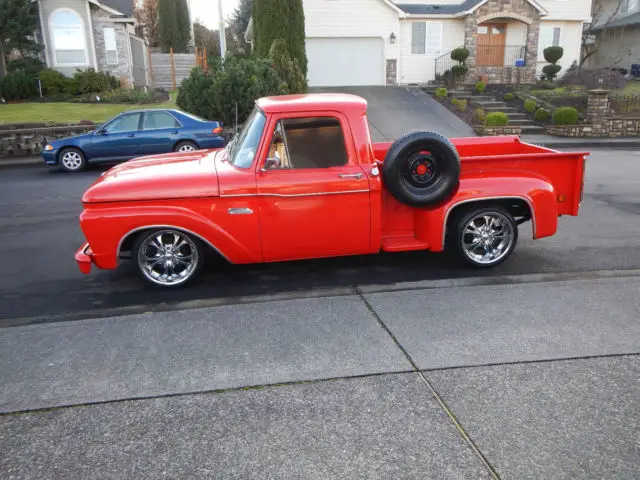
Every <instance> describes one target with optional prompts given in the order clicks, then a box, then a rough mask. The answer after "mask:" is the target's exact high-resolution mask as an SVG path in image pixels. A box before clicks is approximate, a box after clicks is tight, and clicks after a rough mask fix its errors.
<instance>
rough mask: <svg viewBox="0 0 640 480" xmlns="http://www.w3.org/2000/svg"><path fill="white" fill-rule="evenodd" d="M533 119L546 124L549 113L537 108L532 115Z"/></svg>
mask: <svg viewBox="0 0 640 480" xmlns="http://www.w3.org/2000/svg"><path fill="white" fill-rule="evenodd" d="M533 118H534V119H535V120H536V121H537V122H546V121H547V120H549V112H548V111H547V110H545V109H544V108H539V109H537V110H536V113H535V114H534V115H533Z"/></svg>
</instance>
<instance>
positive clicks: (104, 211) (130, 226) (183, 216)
mask: <svg viewBox="0 0 640 480" xmlns="http://www.w3.org/2000/svg"><path fill="white" fill-rule="evenodd" d="M80 226H81V228H82V231H83V233H84V234H85V237H86V239H87V241H88V242H89V244H90V245H91V249H92V250H93V255H94V261H95V263H96V265H97V266H98V267H100V268H104V269H112V268H116V267H117V265H118V257H119V254H120V249H121V248H122V244H123V242H124V240H125V239H126V238H127V237H128V236H129V235H131V234H133V233H135V232H137V231H140V230H143V229H147V228H155V227H158V228H165V227H166V228H169V227H171V228H176V229H180V230H183V231H185V232H187V233H192V234H195V235H196V236H197V237H200V239H202V240H203V241H204V242H205V243H207V244H209V245H210V246H211V247H212V248H214V249H215V250H217V251H218V252H219V253H220V254H221V255H222V256H223V257H225V258H226V259H227V260H228V261H230V262H231V263H253V262H259V261H260V260H261V258H260V249H259V248H256V249H250V248H247V246H246V245H243V244H242V243H241V242H240V241H239V240H238V239H237V238H236V237H235V236H234V235H233V234H231V233H230V232H229V231H228V230H226V229H224V228H222V227H221V226H220V225H218V224H217V223H215V222H213V221H211V219H209V218H207V217H205V216H203V215H201V214H200V213H198V212H196V211H194V210H192V209H190V208H186V207H182V206H162V205H158V206H155V205H146V206H140V205H131V206H123V205H118V206H109V207H105V206H101V207H91V206H90V207H89V208H87V209H86V210H84V212H82V214H81V215H80Z"/></svg>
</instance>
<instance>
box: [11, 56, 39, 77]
mask: <svg viewBox="0 0 640 480" xmlns="http://www.w3.org/2000/svg"><path fill="white" fill-rule="evenodd" d="M44 68H45V64H44V63H42V61H41V60H40V59H39V58H34V57H25V58H16V59H14V60H9V61H8V62H7V73H15V72H23V73H26V74H27V75H29V76H30V77H33V78H37V77H38V74H39V73H40V72H41V71H42V70H44Z"/></svg>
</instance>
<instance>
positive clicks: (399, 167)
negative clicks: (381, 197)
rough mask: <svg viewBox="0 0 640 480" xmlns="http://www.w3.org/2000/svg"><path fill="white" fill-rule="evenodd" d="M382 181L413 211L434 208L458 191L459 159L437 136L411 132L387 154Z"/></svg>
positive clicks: (452, 149)
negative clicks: (416, 208) (427, 207)
mask: <svg viewBox="0 0 640 480" xmlns="http://www.w3.org/2000/svg"><path fill="white" fill-rule="evenodd" d="M382 179H383V181H384V183H385V185H386V188H387V189H388V190H389V191H390V192H391V194H392V195H393V196H394V197H395V198H396V199H398V201H400V202H402V203H404V204H407V205H410V206H413V207H426V206H434V205H437V204H439V203H442V202H444V201H446V200H447V199H449V198H451V196H452V195H453V194H454V193H455V192H456V190H457V189H458V185H459V182H460V157H459V156H458V152H457V151H456V148H455V147H454V146H453V144H452V143H451V142H450V141H449V140H448V139H447V138H446V137H444V136H442V135H440V134H439V133H435V132H424V131H416V132H411V133H408V134H406V135H404V136H403V137H400V138H399V139H398V140H396V141H395V142H394V143H393V144H392V145H391V147H390V148H389V150H388V151H387V155H386V156H385V159H384V164H383V166H382Z"/></svg>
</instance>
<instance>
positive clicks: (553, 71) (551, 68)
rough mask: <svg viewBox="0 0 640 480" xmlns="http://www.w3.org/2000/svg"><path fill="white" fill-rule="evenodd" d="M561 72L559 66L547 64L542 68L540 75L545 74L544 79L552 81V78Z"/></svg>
mask: <svg viewBox="0 0 640 480" xmlns="http://www.w3.org/2000/svg"><path fill="white" fill-rule="evenodd" d="M560 70H562V66H561V65H555V64H551V63H550V64H549V65H545V66H544V67H542V73H544V74H545V78H546V79H548V80H550V81H553V79H554V78H556V77H557V76H558V73H559V72H560Z"/></svg>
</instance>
